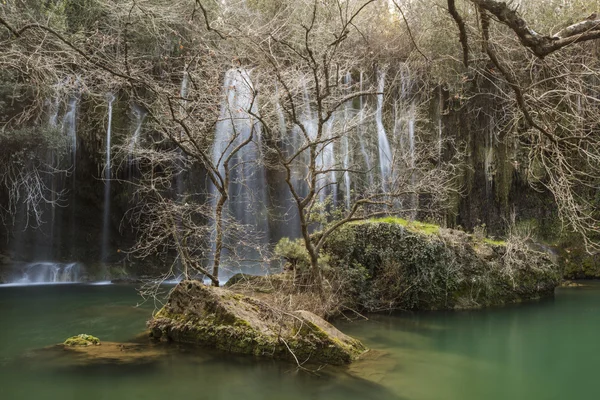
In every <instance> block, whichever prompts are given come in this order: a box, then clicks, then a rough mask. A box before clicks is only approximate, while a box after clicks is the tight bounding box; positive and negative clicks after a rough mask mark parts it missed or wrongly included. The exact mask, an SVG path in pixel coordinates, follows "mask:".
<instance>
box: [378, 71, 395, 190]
mask: <svg viewBox="0 0 600 400" xmlns="http://www.w3.org/2000/svg"><path fill="white" fill-rule="evenodd" d="M384 89H385V72H383V71H381V72H380V73H379V84H378V89H377V91H378V94H377V111H376V113H375V122H376V125H377V140H378V145H379V168H380V171H381V184H382V189H383V191H384V192H385V191H387V180H388V179H389V178H390V177H391V172H392V151H391V149H390V144H389V142H388V138H387V135H386V133H385V128H384V126H383V91H384Z"/></svg>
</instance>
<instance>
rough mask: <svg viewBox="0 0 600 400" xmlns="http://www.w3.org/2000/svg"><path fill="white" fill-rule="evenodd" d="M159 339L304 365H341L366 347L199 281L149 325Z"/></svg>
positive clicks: (316, 322)
mask: <svg viewBox="0 0 600 400" xmlns="http://www.w3.org/2000/svg"><path fill="white" fill-rule="evenodd" d="M148 326H149V328H150V330H151V335H152V337H153V338H155V339H159V340H168V341H175V342H182V343H192V344H197V345H202V346H208V347H211V348H215V349H218V350H222V351H226V352H231V353H240V354H250V355H255V356H262V357H271V358H278V359H287V360H291V361H297V362H299V363H302V362H305V361H306V360H308V361H309V362H312V363H326V364H334V365H341V364H347V363H350V362H352V361H353V360H355V359H357V358H358V356H360V355H361V354H362V353H364V352H365V350H366V349H365V347H364V346H363V345H362V343H360V342H359V341H358V340H356V339H353V338H351V337H349V336H347V335H345V334H343V333H342V332H340V331H339V330H337V329H336V328H335V327H334V326H333V325H331V324H329V323H328V322H326V321H325V320H323V319H322V318H320V317H318V316H316V315H314V314H312V313H310V312H308V311H301V310H300V311H295V312H282V311H279V310H277V309H275V308H273V307H271V306H269V305H268V304H267V303H265V302H263V301H260V300H257V299H255V298H252V297H249V296H245V295H241V294H237V293H234V292H232V291H230V290H227V289H223V288H214V287H210V286H206V285H204V284H203V283H201V282H198V281H184V282H181V283H180V284H179V285H177V286H176V287H175V289H174V290H173V292H172V293H171V295H170V297H169V300H168V302H167V304H166V305H165V306H164V307H163V308H162V309H161V310H160V311H159V312H158V313H157V314H156V315H155V317H154V318H153V319H152V320H151V321H150V322H149V323H148Z"/></svg>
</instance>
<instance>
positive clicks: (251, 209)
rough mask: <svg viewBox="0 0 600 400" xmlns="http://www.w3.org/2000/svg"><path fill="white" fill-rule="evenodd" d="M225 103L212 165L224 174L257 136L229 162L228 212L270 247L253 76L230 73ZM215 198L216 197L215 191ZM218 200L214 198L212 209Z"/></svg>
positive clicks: (265, 187)
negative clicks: (225, 164) (228, 158)
mask: <svg viewBox="0 0 600 400" xmlns="http://www.w3.org/2000/svg"><path fill="white" fill-rule="evenodd" d="M224 92H225V99H224V100H223V104H222V105H221V118H220V120H219V122H218V123H217V126H216V129H215V142H214V146H213V162H214V164H215V165H216V166H218V168H219V170H220V171H221V173H222V174H223V173H224V164H223V162H224V160H225V159H226V158H227V156H228V155H229V154H231V151H232V150H233V149H234V148H236V147H237V146H238V145H239V144H241V143H244V142H245V141H246V140H248V139H249V137H250V135H254V137H253V139H252V141H251V142H250V143H248V144H246V145H245V146H243V147H242V148H241V149H240V150H239V151H238V152H237V153H236V154H235V155H233V157H232V158H231V160H230V161H229V166H230V168H231V172H230V176H231V182H230V185H229V199H230V200H229V203H228V204H229V211H230V215H231V217H233V219H235V221H236V222H238V223H241V224H244V225H246V226H247V227H249V228H251V229H252V230H254V231H255V233H256V234H257V235H255V237H256V238H257V240H258V241H259V242H260V244H263V245H266V244H267V243H268V230H269V229H268V218H267V209H266V206H267V201H266V200H267V190H268V189H267V184H266V176H265V169H264V166H263V165H262V164H261V160H262V154H261V150H260V142H261V131H260V125H259V124H258V123H257V121H256V120H255V118H254V117H252V116H251V115H250V114H249V113H248V111H252V112H253V113H258V106H257V103H256V102H255V101H253V99H254V87H253V86H252V82H251V79H250V74H249V72H248V71H246V70H244V69H231V70H229V71H227V73H226V75H225V84H224ZM213 194H216V191H215V188H213ZM215 201H216V196H213V207H214V204H216V203H215Z"/></svg>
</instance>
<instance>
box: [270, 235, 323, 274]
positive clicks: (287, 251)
mask: <svg viewBox="0 0 600 400" xmlns="http://www.w3.org/2000/svg"><path fill="white" fill-rule="evenodd" d="M274 252H275V255H276V256H278V257H281V258H282V259H283V260H285V262H286V269H290V270H292V271H297V272H305V271H308V270H309V269H310V256H309V255H308V251H307V250H306V247H305V245H304V241H303V239H296V240H290V239H289V238H283V239H281V240H280V241H279V242H278V243H277V245H276V246H275V249H274ZM319 268H321V270H322V271H326V270H327V269H328V268H329V256H328V255H327V254H323V255H321V256H319Z"/></svg>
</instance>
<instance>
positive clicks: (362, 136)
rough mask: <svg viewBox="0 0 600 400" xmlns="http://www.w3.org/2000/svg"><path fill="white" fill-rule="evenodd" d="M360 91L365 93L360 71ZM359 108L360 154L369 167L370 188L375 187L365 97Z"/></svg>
mask: <svg viewBox="0 0 600 400" xmlns="http://www.w3.org/2000/svg"><path fill="white" fill-rule="evenodd" d="M360 91H361V92H362V91H363V72H362V71H360ZM359 107H360V110H359V111H358V112H359V114H358V127H357V129H358V142H359V144H360V152H361V153H362V155H363V158H364V160H365V165H366V167H367V178H368V180H369V186H373V170H372V169H371V165H372V164H371V157H370V156H369V153H368V152H367V146H366V144H365V105H364V96H362V95H361V96H360V97H359Z"/></svg>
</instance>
